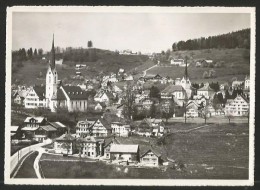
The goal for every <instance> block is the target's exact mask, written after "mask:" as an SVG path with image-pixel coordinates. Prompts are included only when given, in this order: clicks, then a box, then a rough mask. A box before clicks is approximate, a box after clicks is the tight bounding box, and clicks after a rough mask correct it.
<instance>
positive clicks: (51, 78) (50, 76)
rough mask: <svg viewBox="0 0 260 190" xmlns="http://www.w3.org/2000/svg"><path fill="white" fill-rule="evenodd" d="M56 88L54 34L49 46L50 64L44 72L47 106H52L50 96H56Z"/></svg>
mask: <svg viewBox="0 0 260 190" xmlns="http://www.w3.org/2000/svg"><path fill="white" fill-rule="evenodd" d="M57 88H58V73H57V70H56V65H55V49H54V34H53V39H52V48H51V59H50V64H49V67H48V70H47V73H46V91H45V97H46V101H47V102H46V105H47V107H49V108H51V107H52V105H51V104H52V101H51V100H52V98H53V97H56V96H57Z"/></svg>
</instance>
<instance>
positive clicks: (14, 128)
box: [10, 126, 19, 132]
mask: <svg viewBox="0 0 260 190" xmlns="http://www.w3.org/2000/svg"><path fill="white" fill-rule="evenodd" d="M18 128H19V126H10V131H11V132H16V131H17V130H18Z"/></svg>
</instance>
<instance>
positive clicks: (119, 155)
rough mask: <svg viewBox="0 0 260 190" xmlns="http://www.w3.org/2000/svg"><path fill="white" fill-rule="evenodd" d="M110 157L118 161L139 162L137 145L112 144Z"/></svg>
mask: <svg viewBox="0 0 260 190" xmlns="http://www.w3.org/2000/svg"><path fill="white" fill-rule="evenodd" d="M110 159H111V160H117V161H120V162H128V163H129V162H139V145H137V144H112V145H111V147H110Z"/></svg>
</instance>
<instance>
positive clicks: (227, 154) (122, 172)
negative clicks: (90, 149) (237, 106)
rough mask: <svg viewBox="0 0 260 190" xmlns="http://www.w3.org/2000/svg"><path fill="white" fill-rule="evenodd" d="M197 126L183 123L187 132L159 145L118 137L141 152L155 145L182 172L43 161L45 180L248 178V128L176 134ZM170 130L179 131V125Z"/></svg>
mask: <svg viewBox="0 0 260 190" xmlns="http://www.w3.org/2000/svg"><path fill="white" fill-rule="evenodd" d="M198 126H199V125H198V124H183V125H182V127H183V128H184V127H185V128H184V129H183V128H181V127H180V126H178V127H179V128H178V130H175V133H173V134H172V135H169V136H167V137H166V138H165V144H164V145H156V142H157V139H156V138H143V137H136V136H132V137H129V138H122V137H121V138H118V140H119V142H120V143H125V144H131V143H132V144H136V143H138V144H140V149H141V151H142V149H143V148H147V147H149V146H150V145H152V146H153V148H155V149H156V150H157V151H159V152H160V153H161V154H162V157H163V158H165V157H169V158H171V159H173V160H175V161H176V163H177V164H183V165H184V167H183V168H182V170H178V169H176V168H175V167H174V166H173V165H170V166H169V167H167V168H165V167H163V166H162V167H160V168H133V167H129V166H116V165H109V164H105V163H103V162H95V163H87V162H69V164H68V163H66V162H64V161H63V162H57V161H56V162H53V161H43V162H41V166H42V169H43V173H44V175H45V177H46V178H142V179H148V178H149V179H158V178H163V179H247V178H248V146H249V145H248V144H249V143H248V141H249V138H248V126H247V125H246V124H223V125H221V124H210V125H209V126H207V127H202V128H200V129H197V130H193V131H190V132H185V133H182V132H176V131H179V130H181V129H183V130H187V129H192V128H195V127H198ZM170 127H171V128H177V125H171V126H170ZM46 156H47V157H48V156H49V155H46ZM60 158H62V157H60ZM62 159H63V158H62ZM58 168H59V172H57V169H58ZM126 168H127V169H126Z"/></svg>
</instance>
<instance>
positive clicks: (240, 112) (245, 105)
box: [225, 95, 249, 116]
mask: <svg viewBox="0 0 260 190" xmlns="http://www.w3.org/2000/svg"><path fill="white" fill-rule="evenodd" d="M248 114H249V101H248V100H247V99H246V98H245V97H244V96H242V95H237V97H236V98H235V99H234V100H232V99H230V100H229V101H227V103H226V106H225V115H231V116H248Z"/></svg>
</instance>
